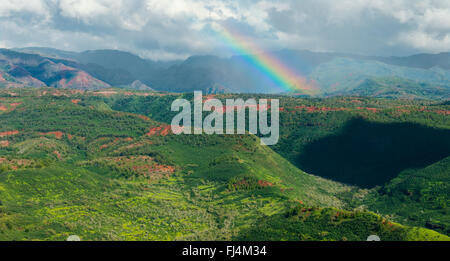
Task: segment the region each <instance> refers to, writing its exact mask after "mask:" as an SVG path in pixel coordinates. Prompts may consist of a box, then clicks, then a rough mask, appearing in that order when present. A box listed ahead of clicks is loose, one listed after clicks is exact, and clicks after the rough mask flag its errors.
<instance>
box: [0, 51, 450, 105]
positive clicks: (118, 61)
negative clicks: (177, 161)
mask: <svg viewBox="0 0 450 261" xmlns="http://www.w3.org/2000/svg"><path fill="white" fill-rule="evenodd" d="M272 54H273V55H274V56H276V57H277V58H278V59H280V60H281V61H282V62H283V63H284V64H285V65H287V66H288V67H289V68H292V69H293V70H294V71H295V72H296V73H297V74H298V75H301V76H303V77H305V78H306V79H307V80H308V82H312V83H314V84H315V85H316V86H317V87H318V88H319V89H320V95H322V96H331V95H365V96H374V97H401V98H439V99H442V98H444V99H448V98H449V97H450V53H439V54H418V55H413V56H407V57H376V56H361V55H352V54H341V53H318V52H310V51H296V50H281V51H278V52H274V53H272ZM244 58H245V57H242V56H233V57H230V58H221V57H218V56H191V57H189V58H188V59H186V60H184V61H170V62H156V61H151V60H147V59H142V58H140V57H139V56H136V55H134V54H131V53H128V52H123V51H117V50H95V51H85V52H81V53H77V52H68V51H62V50H57V49H51V48H20V49H13V50H8V49H0V86H4V87H24V86H31V87H41V86H50V87H55V88H74V89H86V90H96V89H103V88H109V87H125V88H132V89H139V90H151V89H154V90H157V91H170V92H191V91H193V90H202V91H203V92H206V93H229V92H233V93H283V92H286V90H283V89H281V88H280V87H278V86H277V85H276V84H275V83H274V82H272V81H271V80H270V79H269V78H267V77H266V76H265V75H264V74H262V73H261V72H260V71H258V70H257V69H255V68H254V67H253V66H251V65H249V64H247V63H246V62H245V59H244Z"/></svg>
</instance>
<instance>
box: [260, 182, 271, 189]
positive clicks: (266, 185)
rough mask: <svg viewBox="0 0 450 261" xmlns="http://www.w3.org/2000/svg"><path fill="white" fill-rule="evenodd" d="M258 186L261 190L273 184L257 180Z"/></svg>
mask: <svg viewBox="0 0 450 261" xmlns="http://www.w3.org/2000/svg"><path fill="white" fill-rule="evenodd" d="M258 185H259V186H260V187H262V188H265V187H272V186H273V184H272V183H271V182H269V181H265V180H258Z"/></svg>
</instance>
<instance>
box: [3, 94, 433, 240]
mask: <svg viewBox="0 0 450 261" xmlns="http://www.w3.org/2000/svg"><path fill="white" fill-rule="evenodd" d="M72 98H74V97H68V98H65V97H60V98H54V97H51V96H43V97H40V98H37V97H34V96H30V97H27V96H26V95H23V96H21V97H19V98H6V100H4V101H2V102H23V104H22V105H20V106H18V107H17V108H16V109H14V110H12V111H7V112H3V113H2V114H0V123H1V126H2V129H1V131H12V130H20V134H17V135H14V136H9V137H7V138H6V139H7V140H8V141H9V143H10V146H8V147H6V148H3V149H1V150H0V157H2V158H4V159H6V160H7V161H6V162H7V163H5V162H3V164H2V168H0V170H1V173H0V199H1V204H0V239H1V240H37V239H39V240H63V239H65V238H66V237H67V236H68V235H69V234H77V235H79V236H81V237H82V238H83V239H85V240H105V239H110V240H175V239H178V240H199V239H200V240H220V239H239V238H241V236H242V233H244V231H247V230H252V229H253V226H254V225H255V222H259V220H265V219H271V218H270V217H273V218H277V217H285V216H283V214H284V213H285V212H286V211H287V210H288V209H289V208H290V205H291V204H293V202H299V201H301V202H302V203H303V204H308V205H314V206H320V207H343V206H344V203H342V202H341V201H340V200H339V199H337V198H336V195H337V194H342V193H345V192H347V193H349V189H350V188H349V187H347V186H344V185H341V184H339V183H336V182H332V181H328V180H325V179H322V178H319V177H315V176H311V175H308V174H305V173H303V172H302V171H300V170H298V169H297V168H296V167H294V166H293V165H292V164H290V163H289V162H287V161H286V160H284V159H283V158H282V157H281V156H279V155H278V154H276V153H274V152H273V151H272V150H271V149H269V148H267V147H261V146H259V142H258V140H257V139H256V138H255V137H253V136H248V135H243V136H173V135H168V136H159V135H155V136H151V137H147V136H145V135H144V134H145V133H146V132H147V131H148V130H149V129H150V128H153V127H155V126H157V125H158V123H156V122H154V121H151V120H148V119H145V118H142V117H139V116H137V115H133V114H129V113H119V112H115V111H108V110H105V105H102V106H93V105H92V102H93V101H95V103H96V104H97V105H98V104H99V101H98V99H97V98H94V97H91V98H86V100H83V101H82V102H80V103H78V104H74V103H73V102H72V101H71V99H72ZM78 98H85V97H78ZM17 119H19V120H17ZM54 131H61V132H63V136H62V137H60V138H58V137H56V135H52V134H50V135H49V134H46V135H42V134H40V132H54ZM69 134H70V137H69ZM42 136H44V137H42ZM129 138H131V140H129ZM4 139H5V138H4ZM135 144H145V145H144V146H134V145H135ZM131 145H133V146H131ZM102 146H104V148H101V147H102ZM55 151H57V152H58V153H55ZM57 155H59V157H58V156H57ZM138 156H150V157H151V158H152V162H151V163H143V162H139V164H137V165H134V162H132V163H129V162H128V161H127V162H128V163H127V164H128V165H129V166H121V165H118V164H117V163H115V161H114V159H117V158H118V157H125V158H127V159H130V157H138ZM24 159H26V160H33V161H36V162H34V163H33V164H31V163H30V164H26V165H20V164H19V163H18V161H19V160H24ZM145 164H150V165H151V167H152V168H153V167H161V166H168V165H170V166H173V167H174V169H175V171H174V173H171V174H169V175H162V174H161V173H157V172H156V171H155V170H149V169H148V168H147V169H146V171H147V174H148V175H149V176H147V175H141V173H140V172H139V171H136V170H134V169H133V167H136V166H146V165H145ZM146 167H148V166H146ZM157 174H161V175H157ZM166 174H167V173H166ZM252 182H253V183H252ZM259 182H261V183H259ZM242 184H245V185H248V186H241V185H242ZM261 184H262V185H261ZM230 188H237V189H230ZM365 215H366V216H364V218H363V219H370V217H371V216H372V215H373V214H370V213H366V214H365ZM324 217H326V216H324ZM277 220H280V219H277ZM288 221H289V220H286V222H288ZM281 222H284V221H282V219H281ZM289 222H290V221H289ZM354 222H356V223H358V224H359V223H360V221H358V220H354ZM294 227H295V226H294ZM308 227H309V228H308V229H320V225H319V224H316V225H315V224H312V228H311V227H310V226H308ZM285 229H288V230H291V228H289V227H286V228H285ZM295 229H298V233H305V234H308V235H309V233H310V232H308V229H307V228H305V227H303V228H302V227H298V228H295ZM329 229H331V227H329ZM303 230H304V232H301V231H303ZM280 231H281V230H280ZM333 233H337V234H335V235H336V237H335V238H336V239H339V238H340V239H343V238H344V237H347V238H348V239H362V240H364V239H365V237H366V236H367V235H365V234H364V233H365V232H364V233H360V234H358V237H353V236H351V235H354V234H355V233H354V232H352V229H351V227H343V228H340V229H338V230H336V231H335V232H333ZM358 233H359V232H358ZM428 233H430V232H428V230H423V231H422V230H420V231H419V233H418V235H416V236H415V237H414V238H411V237H409V236H407V235H406V234H403V235H402V236H401V237H397V238H395V239H436V237H435V235H434V234H433V235H431V236H429V235H428ZM278 235H279V234H277V233H275V234H274V235H273V237H272V238H271V239H286V238H285V237H283V236H278ZM254 236H255V237H254V238H255V239H256V238H258V237H257V236H256V235H255V234H254ZM392 238H393V239H394V237H392ZM288 239H292V240H298V239H305V238H299V237H297V238H294V237H290V238H288Z"/></svg>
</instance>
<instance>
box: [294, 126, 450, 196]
mask: <svg viewBox="0 0 450 261" xmlns="http://www.w3.org/2000/svg"><path fill="white" fill-rule="evenodd" d="M449 155H450V131H449V130H442V129H433V128H428V127H424V126H421V125H418V124H412V123H395V124H383V123H374V122H368V121H365V120H363V119H354V120H351V121H349V122H348V123H347V124H346V126H345V127H344V128H343V129H341V131H340V132H339V133H338V134H336V135H333V136H328V137H325V138H322V139H319V140H317V141H314V142H312V143H310V144H308V145H306V146H305V148H304V150H303V153H302V154H301V156H300V157H299V158H298V160H297V163H298V166H299V167H300V168H301V169H302V170H304V171H306V172H308V173H312V174H316V175H319V176H322V177H325V178H329V179H332V180H336V181H340V182H344V183H347V184H353V185H358V186H361V187H364V188H371V187H374V186H376V185H383V184H385V183H386V182H388V181H389V180H391V179H392V178H394V177H396V176H397V175H398V174H399V173H400V172H401V171H402V170H405V169H408V168H422V167H425V166H427V165H430V164H432V163H434V162H437V161H439V160H442V159H443V158H445V157H447V156H449Z"/></svg>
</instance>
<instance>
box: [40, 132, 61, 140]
mask: <svg viewBox="0 0 450 261" xmlns="http://www.w3.org/2000/svg"><path fill="white" fill-rule="evenodd" d="M39 135H41V136H47V135H55V138H57V139H58V140H60V139H61V138H62V137H63V136H64V132H61V131H51V132H47V133H44V132H41V133H39Z"/></svg>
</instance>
